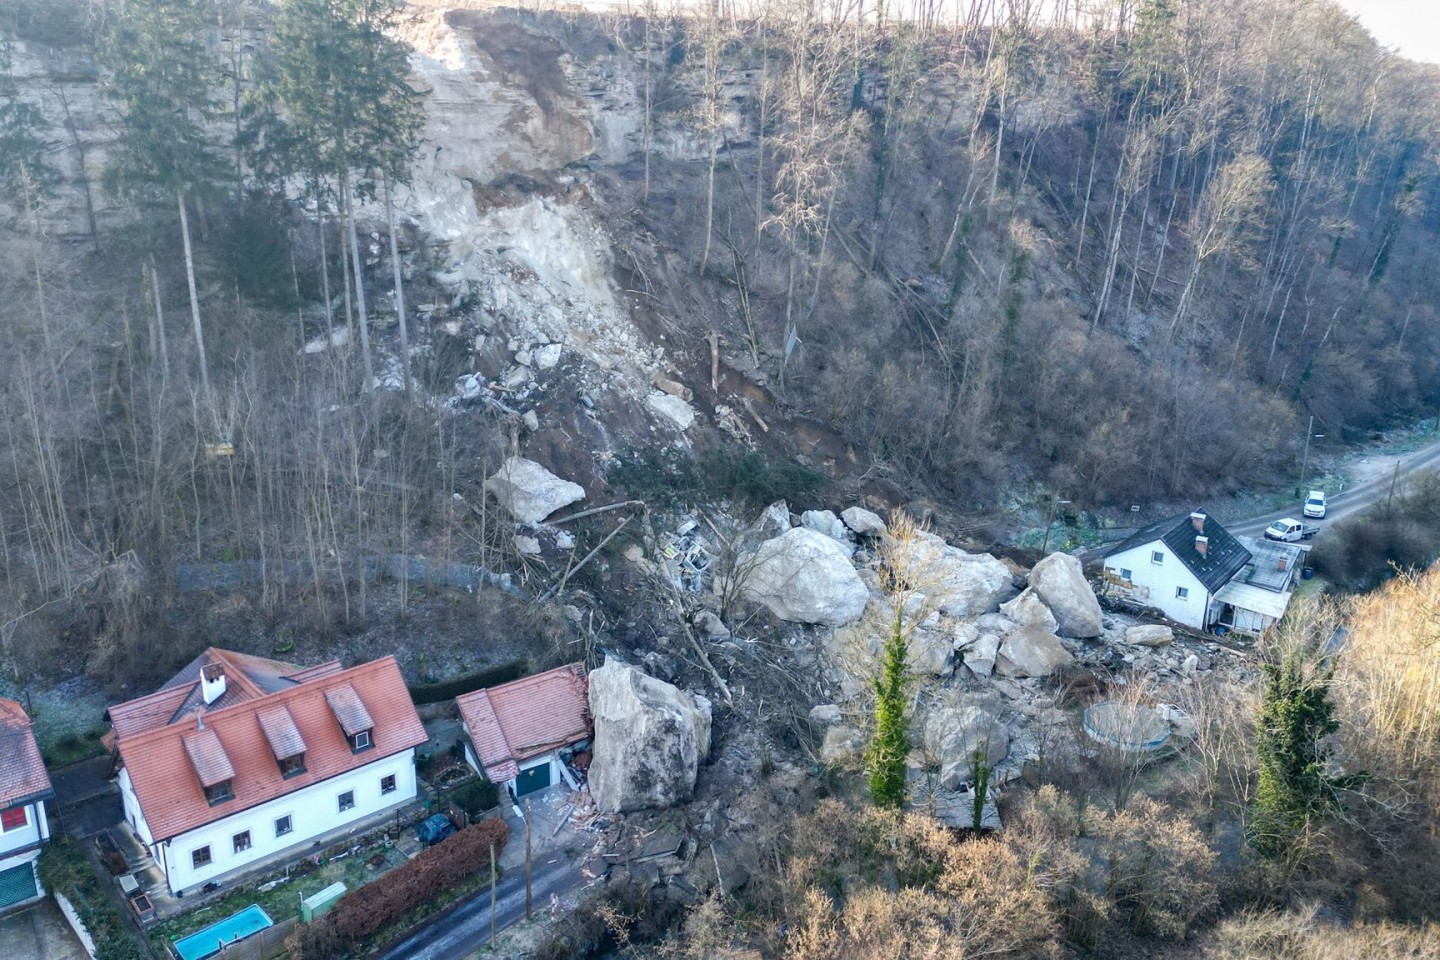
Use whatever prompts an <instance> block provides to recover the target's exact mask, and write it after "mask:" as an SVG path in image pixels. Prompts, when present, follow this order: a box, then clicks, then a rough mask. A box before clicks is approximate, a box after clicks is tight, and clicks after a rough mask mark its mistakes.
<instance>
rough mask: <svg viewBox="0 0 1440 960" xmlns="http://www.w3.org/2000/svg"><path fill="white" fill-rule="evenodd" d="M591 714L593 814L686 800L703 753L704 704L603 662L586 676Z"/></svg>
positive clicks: (706, 732) (706, 744) (706, 735)
mask: <svg viewBox="0 0 1440 960" xmlns="http://www.w3.org/2000/svg"><path fill="white" fill-rule="evenodd" d="M590 715H591V716H592V717H593V718H594V720H595V746H594V751H595V753H594V758H593V759H592V760H591V762H590V795H591V797H593V798H594V800H595V806H596V808H597V809H599V810H600V811H601V812H602V813H623V812H626V811H629V810H644V809H648V808H651V807H668V806H671V805H673V804H676V803H681V802H683V801H686V800H688V799H690V795H691V794H692V793H693V792H694V790H695V776H696V774H697V773H698V771H699V769H700V764H701V763H703V762H704V761H705V758H706V757H707V756H708V755H709V753H710V701H709V700H706V699H705V698H704V697H701V696H698V695H695V694H690V693H685V692H684V691H682V690H679V689H677V688H676V687H674V686H672V685H671V684H668V683H666V682H664V681H663V680H657V679H655V678H654V677H651V676H647V675H646V674H645V673H643V672H641V671H640V670H638V669H636V668H635V667H633V666H630V665H629V664H623V663H617V662H616V661H614V660H610V661H608V662H606V664H605V665H604V666H603V667H601V668H600V669H598V670H596V671H594V672H592V673H591V674H590Z"/></svg>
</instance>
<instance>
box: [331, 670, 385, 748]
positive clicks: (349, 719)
mask: <svg viewBox="0 0 1440 960" xmlns="http://www.w3.org/2000/svg"><path fill="white" fill-rule="evenodd" d="M325 702H326V703H328V704H330V709H331V710H333V711H335V719H336V720H339V721H340V729H341V730H344V731H345V736H347V737H353V736H355V734H357V733H360V732H361V731H364V730H370V729H372V728H374V726H375V721H374V720H372V719H370V712H369V711H368V710H366V709H365V704H364V702H363V701H361V699H360V695H359V694H357V693H356V692H355V688H354V687H352V686H350V684H348V683H342V684H340V685H339V686H338V687H331V688H330V689H329V690H326V691H325Z"/></svg>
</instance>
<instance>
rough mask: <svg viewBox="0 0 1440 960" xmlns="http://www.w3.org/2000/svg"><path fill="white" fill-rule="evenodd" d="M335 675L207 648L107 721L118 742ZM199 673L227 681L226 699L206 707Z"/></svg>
mask: <svg viewBox="0 0 1440 960" xmlns="http://www.w3.org/2000/svg"><path fill="white" fill-rule="evenodd" d="M339 670H340V662H339V661H338V660H331V661H329V662H328V663H322V664H320V665H318V666H314V667H300V666H296V665H295V664H293V663H284V662H282V661H280V660H269V659H267V658H265V657H257V656H254V655H253V654H249V653H236V652H235V651H234V650H221V649H220V648H219V647H206V648H205V650H204V651H202V652H201V653H200V655H199V656H197V657H196V658H195V659H194V660H191V661H190V662H189V663H187V664H186V665H185V666H183V667H181V668H180V671H179V672H178V673H176V674H175V676H173V677H171V678H170V679H169V680H167V681H166V682H165V685H164V686H162V687H161V688H160V689H159V690H157V691H155V692H154V693H152V694H150V695H148V696H144V697H137V698H136V699H134V700H131V701H129V702H127V703H122V704H117V705H116V706H113V707H111V708H110V711H109V714H108V716H109V718H110V724H111V725H112V726H113V727H114V728H115V734H116V736H120V737H125V736H130V735H131V734H134V733H139V732H140V731H142V730H153V729H155V728H156V727H163V726H166V725H167V724H171V723H178V722H179V721H180V719H181V718H183V717H187V716H189V715H191V714H193V713H196V712H198V711H200V710H202V709H203V710H223V709H225V708H226V707H232V706H234V705H235V704H237V703H247V702H249V701H251V700H257V699H259V698H260V697H264V696H267V695H268V694H271V693H276V692H279V691H281V690H288V689H290V688H292V687H295V686H297V685H298V684H301V683H305V682H306V681H308V680H313V679H316V678H319V677H326V676H332V675H334V674H335V673H337V672H339ZM202 672H204V673H205V674H206V675H207V676H209V677H211V679H212V680H213V679H214V678H215V676H216V675H217V674H220V673H223V674H224V675H225V693H224V694H223V695H221V696H220V697H219V698H218V699H216V700H215V702H214V703H209V704H207V703H206V702H205V698H204V696H203V695H202V694H201V690H200V675H201V673H202Z"/></svg>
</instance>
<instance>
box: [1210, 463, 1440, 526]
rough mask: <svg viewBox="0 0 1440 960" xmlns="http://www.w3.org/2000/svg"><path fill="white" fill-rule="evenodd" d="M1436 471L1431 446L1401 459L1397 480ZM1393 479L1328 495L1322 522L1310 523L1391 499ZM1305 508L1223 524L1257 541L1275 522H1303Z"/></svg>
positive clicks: (1392, 474)
mask: <svg viewBox="0 0 1440 960" xmlns="http://www.w3.org/2000/svg"><path fill="white" fill-rule="evenodd" d="M1437 467H1440V443H1432V444H1431V445H1429V446H1428V447H1421V448H1420V449H1419V450H1417V451H1415V452H1414V453H1412V454H1410V455H1409V456H1408V457H1404V458H1402V459H1401V461H1400V472H1399V478H1400V479H1401V480H1404V479H1405V478H1406V477H1410V476H1413V475H1414V474H1417V473H1420V472H1422V471H1425V470H1434V469H1436V468H1437ZM1395 476H1396V474H1395V472H1394V471H1393V470H1392V471H1391V472H1390V473H1387V474H1385V475H1384V476H1382V477H1376V478H1375V479H1374V480H1367V481H1366V482H1364V483H1357V484H1356V485H1355V486H1353V487H1350V488H1349V489H1347V490H1345V491H1344V492H1342V493H1336V494H1333V495H1327V497H1326V503H1325V520H1324V521H1313V520H1312V521H1309V522H1311V523H1316V522H1322V523H1323V522H1328V521H1331V520H1343V519H1345V518H1346V517H1348V516H1350V515H1351V514H1354V513H1359V512H1360V511H1361V510H1364V509H1365V508H1366V507H1368V506H1370V505H1371V504H1373V503H1375V502H1376V501H1377V500H1383V499H1385V498H1386V497H1388V496H1389V495H1390V486H1391V483H1392V482H1393V481H1394V479H1395ZM1307 492H1308V491H1307ZM1304 506H1305V501H1304V500H1303V499H1301V500H1297V501H1295V505H1294V506H1293V507H1289V508H1286V509H1284V510H1281V511H1279V512H1278V513H1267V514H1265V516H1263V517H1252V518H1251V519H1249V520H1241V521H1238V522H1234V523H1226V524H1225V528H1226V529H1227V530H1229V531H1230V532H1231V533H1240V534H1244V535H1246V536H1250V537H1258V536H1260V535H1261V534H1263V533H1264V532H1265V528H1266V527H1268V526H1270V524H1272V523H1274V522H1275V521H1276V520H1281V519H1283V518H1285V517H1294V518H1295V519H1296V520H1304V519H1305V518H1304V516H1303V515H1302V510H1303V509H1304Z"/></svg>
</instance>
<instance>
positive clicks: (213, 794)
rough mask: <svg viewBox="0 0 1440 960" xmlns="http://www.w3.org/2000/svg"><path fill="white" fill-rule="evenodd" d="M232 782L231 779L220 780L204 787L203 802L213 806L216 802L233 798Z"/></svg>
mask: <svg viewBox="0 0 1440 960" xmlns="http://www.w3.org/2000/svg"><path fill="white" fill-rule="evenodd" d="M232 782H233V781H230V780H221V781H220V782H219V783H217V784H213V785H211V786H208V787H206V788H205V802H206V803H208V804H210V806H212V807H213V806H215V805H216V804H217V803H224V802H225V801H226V800H234V799H235V791H234V790H233V789H232V788H231V783H232Z"/></svg>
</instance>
